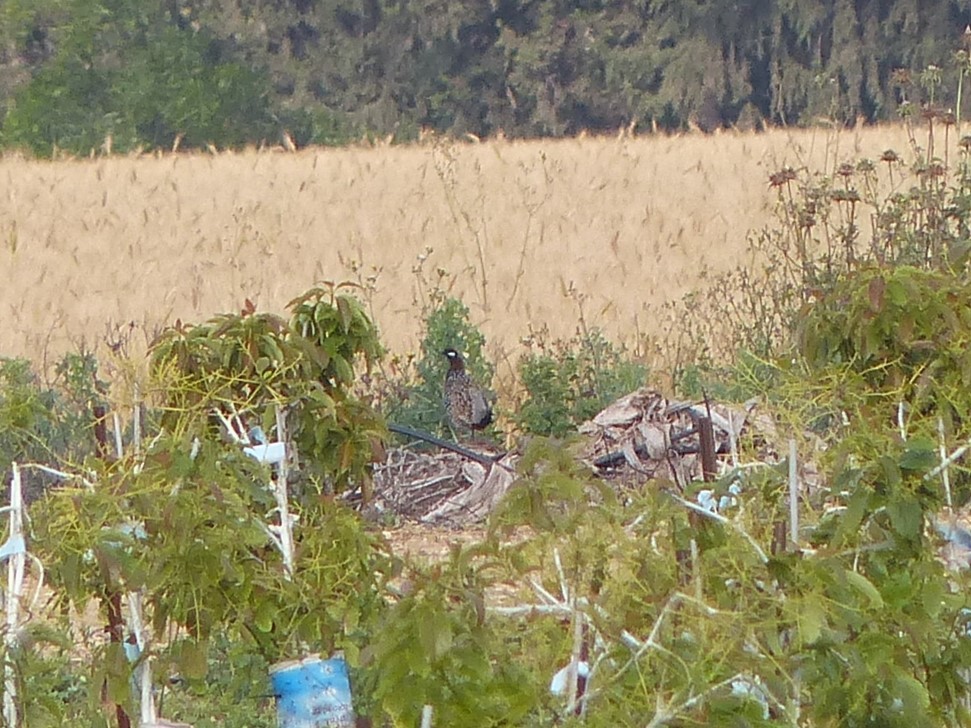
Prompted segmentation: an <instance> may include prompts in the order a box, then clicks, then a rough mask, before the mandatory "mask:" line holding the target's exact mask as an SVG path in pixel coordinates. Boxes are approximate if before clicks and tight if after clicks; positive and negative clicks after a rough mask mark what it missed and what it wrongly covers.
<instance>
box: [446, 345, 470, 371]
mask: <svg viewBox="0 0 971 728" xmlns="http://www.w3.org/2000/svg"><path fill="white" fill-rule="evenodd" d="M442 354H444V355H445V358H446V359H448V361H449V363H450V364H451V365H452V369H462V368H463V367H464V366H465V362H463V361H462V355H461V354H459V353H458V352H457V351H456V350H455V349H446V350H445V351H443V352H442Z"/></svg>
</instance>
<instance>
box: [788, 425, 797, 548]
mask: <svg viewBox="0 0 971 728" xmlns="http://www.w3.org/2000/svg"><path fill="white" fill-rule="evenodd" d="M789 540H790V541H791V542H792V543H793V544H795V545H798V543H799V471H798V468H797V467H796V441H795V440H794V439H792V438H790V439H789Z"/></svg>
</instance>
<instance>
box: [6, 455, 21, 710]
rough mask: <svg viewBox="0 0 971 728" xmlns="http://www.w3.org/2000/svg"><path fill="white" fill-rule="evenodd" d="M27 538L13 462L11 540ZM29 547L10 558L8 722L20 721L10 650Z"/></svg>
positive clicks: (14, 641) (17, 470)
mask: <svg viewBox="0 0 971 728" xmlns="http://www.w3.org/2000/svg"><path fill="white" fill-rule="evenodd" d="M18 541H19V543H20V544H21V545H22V544H23V542H24V498H23V489H22V487H21V482H20V468H19V467H18V465H17V463H13V477H12V478H11V479H10V541H9V543H16V542H18ZM26 560H27V554H26V549H24V548H23V547H22V546H21V547H20V548H17V549H14V551H13V553H11V554H10V556H9V560H8V561H7V603H6V609H7V620H6V623H7V632H6V635H5V637H4V642H5V644H6V648H7V654H6V658H5V660H4V665H3V681H4V685H3V688H4V689H3V720H4V723H5V724H6V725H8V726H11V727H14V726H17V725H19V723H18V716H17V681H16V679H15V675H14V669H13V661H12V658H11V651H12V650H13V649H14V647H16V644H17V638H18V632H19V627H20V597H21V595H22V594H23V590H24V568H25V566H26Z"/></svg>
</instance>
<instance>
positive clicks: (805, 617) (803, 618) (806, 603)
mask: <svg viewBox="0 0 971 728" xmlns="http://www.w3.org/2000/svg"><path fill="white" fill-rule="evenodd" d="M796 619H797V624H798V626H799V637H800V640H801V641H802V643H803V644H804V645H811V644H812V643H813V642H815V641H816V640H818V639H819V636H820V635H821V634H822V631H823V626H824V625H825V624H826V610H824V609H823V605H822V604H821V603H820V601H819V599H818V598H817V597H815V596H812V595H809V596H807V597H805V598H804V599H803V600H802V602H801V604H800V605H799V607H798V612H797V614H796Z"/></svg>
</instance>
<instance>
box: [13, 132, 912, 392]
mask: <svg viewBox="0 0 971 728" xmlns="http://www.w3.org/2000/svg"><path fill="white" fill-rule="evenodd" d="M906 139H907V137H906V134H905V131H904V129H903V128H902V127H898V126H894V127H877V128H863V129H856V130H843V131H840V132H839V133H836V132H833V131H827V130H823V129H816V130H773V131H769V132H767V133H761V134H754V133H753V134H743V133H724V134H719V135H715V136H702V135H685V136H655V135H651V136H634V137H632V136H625V135H621V136H619V137H617V138H592V137H585V138H574V139H567V140H556V141H551V140H546V141H528V142H527V141H505V140H496V141H486V142H482V143H470V142H446V141H443V140H434V141H431V142H428V141H426V142H425V143H424V144H419V145H415V146H403V147H399V146H384V147H353V148H340V149H324V148H312V149H306V150H302V151H299V152H297V153H292V154H286V153H273V152H269V151H256V150H251V151H246V152H240V153H217V154H197V155H162V156H131V157H99V158H92V159H83V160H64V161H54V162H49V161H32V160H25V159H22V158H17V157H7V158H4V159H2V161H0V186H2V194H0V270H2V271H3V276H2V284H0V321H2V324H3V325H2V327H0V355H2V356H26V357H30V358H32V359H34V360H36V361H38V362H40V363H43V362H44V361H48V362H49V361H50V360H51V359H52V357H54V356H56V355H57V354H59V353H61V352H63V351H65V350H67V349H70V348H72V347H74V346H76V345H78V343H80V342H83V343H84V344H85V345H86V346H87V347H89V348H92V347H97V346H99V345H101V344H102V343H103V340H104V338H105V335H106V332H108V331H109V330H111V329H113V328H117V327H119V326H122V327H130V326H131V324H132V323H134V330H135V332H136V335H135V340H136V341H135V343H136V344H138V343H139V342H140V343H141V344H144V342H145V341H147V340H148V339H149V338H150V337H151V336H152V334H153V332H155V331H157V330H158V329H159V328H160V327H162V326H164V325H166V324H168V323H172V322H174V321H175V320H176V319H177V318H181V319H182V320H183V321H201V320H204V319H206V318H207V317H209V316H211V315H213V314H216V313H219V312H225V311H234V310H238V309H239V308H240V307H241V306H242V305H243V303H244V301H245V299H247V298H249V299H251V300H252V301H253V302H254V303H255V304H256V306H257V307H258V309H261V310H269V311H276V312H283V308H284V306H285V304H286V303H287V301H288V300H290V299H291V298H292V297H294V296H296V295H298V294H299V293H301V292H303V291H304V290H305V289H307V288H308V287H310V286H312V285H313V284H315V283H317V282H321V281H326V280H330V281H341V280H358V281H361V282H364V283H365V284H369V285H368V286H367V287H366V289H365V290H362V291H361V295H362V297H363V298H364V299H365V300H366V302H367V304H368V306H369V307H370V310H371V312H372V314H373V316H374V317H375V319H376V321H377V323H378V325H379V327H380V329H381V332H382V338H383V341H384V342H385V344H386V345H387V346H388V347H389V348H390V349H391V351H394V352H398V353H405V352H408V351H412V350H414V349H415V347H416V345H417V342H418V340H419V335H420V316H419V310H420V303H421V301H422V298H423V297H424V296H426V295H427V292H428V290H429V289H430V288H431V287H433V286H436V285H440V286H442V287H444V288H446V289H448V290H449V291H450V292H451V293H452V294H455V295H458V296H460V297H461V298H462V299H463V300H464V301H465V302H466V303H467V304H468V306H469V308H470V309H471V313H472V319H473V321H474V323H477V324H479V325H481V327H482V330H483V331H484V332H485V334H486V335H487V337H488V341H489V347H490V353H491V354H492V355H493V356H494V357H495V358H496V359H497V360H500V361H502V360H505V361H510V360H511V357H510V356H509V355H510V354H513V355H514V354H515V352H516V351H517V347H518V346H519V341H520V339H521V337H522V336H523V335H525V334H526V333H527V332H528V330H529V327H530V326H533V327H534V328H535V327H540V326H543V325H546V326H548V327H549V329H550V332H551V334H553V335H554V336H564V337H567V336H570V335H572V334H573V333H574V331H575V329H576V327H577V322H578V320H579V318H580V316H581V315H582V316H583V318H584V320H585V321H586V322H587V324H588V325H597V326H601V327H602V328H603V329H604V330H605V331H606V332H607V334H608V335H609V336H610V337H611V338H613V339H614V340H615V341H618V342H630V341H632V340H634V339H635V338H636V337H641V338H643V337H651V336H659V335H662V334H663V331H661V330H660V329H661V328H662V327H663V326H665V325H670V324H665V323H664V321H663V319H662V317H661V316H660V313H659V310H660V306H661V304H662V303H663V302H665V301H668V300H672V299H675V298H678V297H680V296H681V295H682V294H683V293H685V292H686V291H689V290H690V289H692V288H696V287H699V286H704V284H705V277H706V274H708V273H711V272H718V271H723V270H726V269H728V268H730V267H733V266H735V265H736V264H738V263H740V262H743V261H744V259H745V255H746V236H747V233H748V231H750V230H752V229H756V228H760V227H761V226H763V225H765V224H766V223H767V222H768V221H769V220H770V216H771V211H772V206H773V193H772V190H770V188H769V185H768V181H767V180H768V175H769V173H771V172H772V171H775V170H776V169H778V168H779V167H780V166H782V165H783V164H789V165H793V166H801V165H805V166H808V167H809V168H810V169H823V168H825V167H827V166H828V167H830V168H832V166H833V165H834V164H836V163H837V162H839V161H844V160H847V159H853V158H856V157H857V156H859V155H868V156H878V155H879V154H880V152H881V151H882V150H884V149H886V148H888V147H889V148H894V149H897V150H899V151H901V152H903V151H904V150H905V148H906V146H907V141H906ZM500 373H501V372H500Z"/></svg>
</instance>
